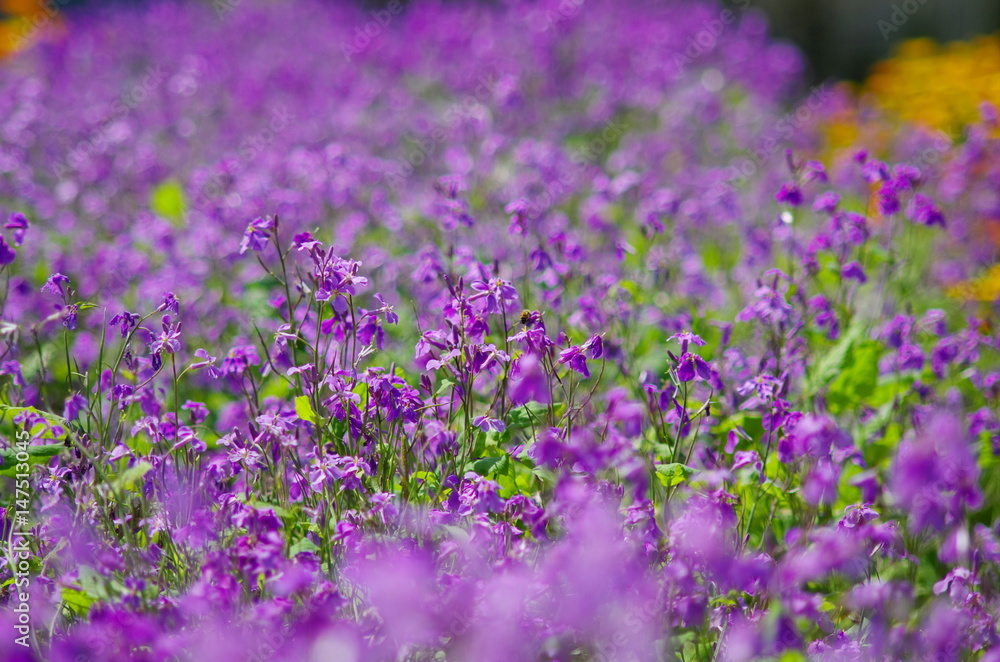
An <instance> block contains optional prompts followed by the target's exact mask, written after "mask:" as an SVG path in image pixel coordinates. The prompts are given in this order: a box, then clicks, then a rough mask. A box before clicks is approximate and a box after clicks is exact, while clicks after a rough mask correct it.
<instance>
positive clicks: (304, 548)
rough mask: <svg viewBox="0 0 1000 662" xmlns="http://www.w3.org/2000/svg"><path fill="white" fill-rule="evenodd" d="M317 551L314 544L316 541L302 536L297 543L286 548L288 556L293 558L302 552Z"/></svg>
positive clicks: (317, 548)
mask: <svg viewBox="0 0 1000 662" xmlns="http://www.w3.org/2000/svg"><path fill="white" fill-rule="evenodd" d="M317 551H319V547H317V546H316V543H314V542H313V541H312V540H310V539H309V538H303V539H302V540H300V541H298V542H297V543H295V544H294V545H292V546H291V547H289V548H288V557H289V558H295V556H297V555H298V554H301V553H302V552H317Z"/></svg>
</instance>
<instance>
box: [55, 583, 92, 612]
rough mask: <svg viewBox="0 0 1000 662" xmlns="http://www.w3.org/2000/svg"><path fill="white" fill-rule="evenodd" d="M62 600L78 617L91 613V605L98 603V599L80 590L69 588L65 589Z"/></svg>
mask: <svg viewBox="0 0 1000 662" xmlns="http://www.w3.org/2000/svg"><path fill="white" fill-rule="evenodd" d="M62 599H63V602H64V603H65V604H66V606H67V607H69V608H70V609H72V610H73V613H75V614H76V615H77V616H86V615H87V614H88V613H90V607H91V605H93V604H94V603H95V602H97V599H96V598H92V597H90V596H89V595H87V594H86V593H84V592H83V591H81V590H80V589H76V588H68V587H64V588H63V590H62Z"/></svg>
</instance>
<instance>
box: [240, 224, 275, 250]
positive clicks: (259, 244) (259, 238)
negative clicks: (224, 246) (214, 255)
mask: <svg viewBox="0 0 1000 662" xmlns="http://www.w3.org/2000/svg"><path fill="white" fill-rule="evenodd" d="M272 229H274V219H273V218H271V217H270V216H268V217H257V218H255V219H253V220H252V221H250V224H249V225H247V229H246V231H245V232H244V233H243V241H242V242H240V255H243V254H244V253H246V252H247V251H248V250H253V251H257V252H260V251H262V250H264V248H265V247H266V246H267V241H268V239H270V238H271V235H270V234H268V231H269V230H272Z"/></svg>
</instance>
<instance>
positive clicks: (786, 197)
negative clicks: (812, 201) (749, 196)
mask: <svg viewBox="0 0 1000 662" xmlns="http://www.w3.org/2000/svg"><path fill="white" fill-rule="evenodd" d="M774 199H775V200H777V201H778V202H781V203H783V204H786V205H788V206H789V207H798V206H799V205H801V204H802V190H801V189H799V187H798V186H797V185H795V184H793V183H792V182H787V183H785V184H782V185H781V189H779V190H778V192H777V193H776V194H775V196H774Z"/></svg>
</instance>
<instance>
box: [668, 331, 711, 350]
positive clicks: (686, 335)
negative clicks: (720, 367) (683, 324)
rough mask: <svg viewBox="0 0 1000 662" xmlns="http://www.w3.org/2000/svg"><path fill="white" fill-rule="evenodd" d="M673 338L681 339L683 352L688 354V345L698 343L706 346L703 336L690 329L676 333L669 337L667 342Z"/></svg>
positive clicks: (700, 345)
mask: <svg viewBox="0 0 1000 662" xmlns="http://www.w3.org/2000/svg"><path fill="white" fill-rule="evenodd" d="M671 340H679V341H680V343H681V354H686V353H687V351H688V345H692V344H693V345H697V346H698V347H704V346H705V341H704V340H702V339H701V336H696V335H695V334H693V333H691V332H689V331H682V332H681V333H675V334H674V335H672V336H670V337H669V338H667V342H670V341H671Z"/></svg>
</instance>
